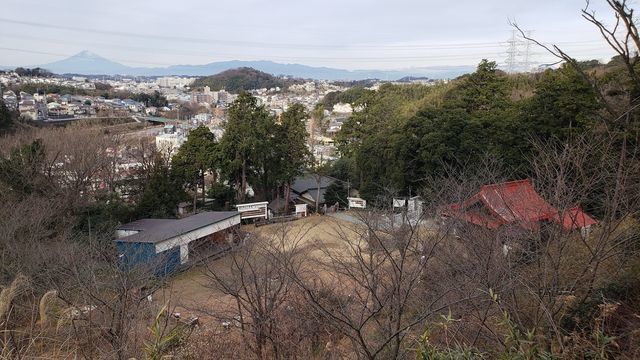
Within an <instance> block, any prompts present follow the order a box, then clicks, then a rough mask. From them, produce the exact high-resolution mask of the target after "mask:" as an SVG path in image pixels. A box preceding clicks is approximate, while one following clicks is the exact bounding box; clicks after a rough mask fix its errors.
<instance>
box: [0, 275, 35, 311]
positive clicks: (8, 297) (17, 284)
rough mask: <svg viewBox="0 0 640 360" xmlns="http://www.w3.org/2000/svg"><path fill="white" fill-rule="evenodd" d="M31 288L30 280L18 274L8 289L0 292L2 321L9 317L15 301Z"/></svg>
mask: <svg viewBox="0 0 640 360" xmlns="http://www.w3.org/2000/svg"><path fill="white" fill-rule="evenodd" d="M30 287H31V285H30V281H29V278H27V277H26V276H24V275H22V274H18V275H17V276H16V277H15V278H14V279H13V281H12V282H11V284H10V285H9V286H8V287H7V288H4V289H2V292H0V320H2V319H4V317H5V316H7V315H8V313H9V310H10V309H11V305H12V304H13V301H14V299H15V298H16V297H18V296H20V295H21V294H23V293H24V292H26V291H28V290H29V288H30Z"/></svg>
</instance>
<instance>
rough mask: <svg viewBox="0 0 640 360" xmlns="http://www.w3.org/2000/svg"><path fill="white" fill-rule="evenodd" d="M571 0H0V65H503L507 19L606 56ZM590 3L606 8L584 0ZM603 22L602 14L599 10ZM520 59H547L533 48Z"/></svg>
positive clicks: (574, 48) (584, 55) (585, 52)
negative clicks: (81, 60)
mask: <svg viewBox="0 0 640 360" xmlns="http://www.w3.org/2000/svg"><path fill="white" fill-rule="evenodd" d="M582 7H584V3H583V1H580V0H570V1H553V0H542V1H535V2H533V1H522V0H517V1H497V0H491V1H468V0H465V1H458V2H456V3H455V6H444V4H443V3H442V2H439V1H420V0H412V1H407V0H402V1H396V2H394V3H393V5H392V6H391V5H390V4H389V3H387V2H384V1H362V0H358V1H338V0H328V1H304V2H302V1H294V0H290V1H282V0H279V1H246V0H243V1H215V2H211V1H182V2H179V3H178V2H173V1H164V0H163V1H120V0H117V1H101V2H86V1H78V0H72V1H64V2H50V1H45V2H43V1H37V0H5V1H3V4H2V14H1V15H0V32H1V33H2V34H3V35H2V37H1V38H0V59H1V61H0V65H6V66H18V65H20V66H30V65H40V64H45V63H49V62H53V61H56V60H60V59H62V58H66V57H68V56H71V55H73V54H75V53H78V52H80V51H82V50H89V51H91V52H93V53H97V54H99V55H101V56H103V57H106V58H108V59H110V60H114V61H116V62H119V63H122V64H126V65H130V66H137V67H140V66H145V67H162V66H169V65H179V64H205V63H209V62H214V61H222V60H272V61H274V62H279V63H299V64H305V65H312V66H328V67H333V68H344V69H350V70H354V69H405V68H412V67H425V66H449V65H475V64H476V63H477V62H478V61H479V59H481V58H487V59H490V60H493V61H496V62H498V64H500V65H503V64H504V61H505V58H506V57H507V53H506V51H507V48H508V44H507V41H508V40H509V38H510V37H511V31H512V30H513V27H511V26H510V25H509V21H510V20H511V21H516V22H517V23H518V24H519V25H520V26H521V27H522V28H523V29H525V30H531V31H532V36H533V37H535V38H536V39H539V40H540V41H541V42H544V43H555V44H559V45H561V46H562V47H563V49H566V50H567V51H570V52H571V53H572V54H574V56H576V57H577V58H580V59H599V60H607V59H608V58H610V57H611V56H612V52H611V49H609V48H608V47H607V46H606V45H605V44H603V42H602V41H600V34H599V33H598V32H597V30H596V29H594V28H593V27H590V26H589V24H588V23H587V22H586V21H584V20H583V19H582V18H581V17H580V9H581V8H582ZM591 9H592V10H594V11H596V12H597V13H603V14H605V15H606V12H604V10H605V9H606V7H605V6H604V5H603V4H602V3H601V2H594V3H593V4H592V5H591ZM608 19H609V20H611V21H613V17H611V16H609V17H608ZM530 59H531V62H532V63H535V64H546V63H552V62H555V61H556V60H555V59H554V58H552V57H551V56H549V55H548V54H546V53H545V52H544V51H542V50H541V49H538V48H536V49H532V50H531V57H530Z"/></svg>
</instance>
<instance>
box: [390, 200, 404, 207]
mask: <svg viewBox="0 0 640 360" xmlns="http://www.w3.org/2000/svg"><path fill="white" fill-rule="evenodd" d="M405 204H406V200H405V199H393V207H394V208H399V207H404V205H405Z"/></svg>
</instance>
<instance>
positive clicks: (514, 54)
mask: <svg viewBox="0 0 640 360" xmlns="http://www.w3.org/2000/svg"><path fill="white" fill-rule="evenodd" d="M517 58H518V39H517V37H516V30H511V38H510V39H509V40H508V41H507V59H506V60H505V62H506V64H507V73H509V74H513V73H514V72H515V71H516V66H517V65H518V61H517Z"/></svg>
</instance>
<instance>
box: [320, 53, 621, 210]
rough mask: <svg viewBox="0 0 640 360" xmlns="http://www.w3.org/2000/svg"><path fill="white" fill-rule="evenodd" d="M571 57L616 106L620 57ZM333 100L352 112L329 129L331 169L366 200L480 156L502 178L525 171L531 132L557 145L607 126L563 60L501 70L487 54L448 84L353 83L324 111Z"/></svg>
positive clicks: (528, 171)
mask: <svg viewBox="0 0 640 360" xmlns="http://www.w3.org/2000/svg"><path fill="white" fill-rule="evenodd" d="M579 65H580V68H581V69H582V71H585V72H586V76H595V77H597V79H598V81H601V82H603V83H606V86H607V87H608V89H610V90H609V91H608V92H606V93H605V94H604V95H603V96H604V100H606V101H608V102H609V101H610V102H611V103H612V104H614V105H612V106H618V107H620V105H619V104H620V103H623V102H622V101H623V100H620V99H618V98H621V96H620V95H618V94H623V93H624V91H626V90H624V91H623V90H619V89H621V86H620V83H617V82H616V81H615V80H612V79H617V78H618V77H622V76H623V75H624V69H625V68H624V67H623V66H621V65H620V64H619V61H618V60H617V59H615V58H614V59H613V60H612V61H611V62H610V63H608V64H591V63H589V62H586V63H580V64H579ZM337 102H347V103H350V104H352V105H354V106H356V107H358V108H359V109H360V110H359V111H357V112H355V113H354V114H352V115H351V116H350V117H349V118H348V119H347V120H346V121H345V122H344V124H343V126H342V130H341V131H340V133H338V135H337V137H336V144H337V146H338V149H339V151H340V153H341V159H340V160H339V161H338V162H339V163H340V166H339V168H340V169H341V171H342V173H340V174H334V176H336V177H338V178H341V179H342V180H345V181H347V180H349V181H351V183H352V184H355V185H357V187H358V188H359V190H360V193H361V196H362V197H363V198H365V199H367V200H370V201H373V200H375V199H376V198H377V197H379V196H381V195H383V193H384V192H385V191H386V190H388V189H392V190H393V191H396V192H398V193H400V194H402V195H409V194H410V193H411V192H412V191H415V189H423V188H425V187H426V186H428V182H427V181H426V179H429V178H433V177H434V176H440V175H442V174H444V173H445V172H447V171H451V170H462V169H470V167H472V165H474V164H482V163H483V162H484V161H485V160H486V159H487V158H491V159H499V160H500V162H501V163H502V164H501V165H503V167H504V169H505V173H506V174H507V175H505V176H506V177H509V178H524V177H528V176H532V175H533V169H532V168H531V166H532V165H531V161H530V160H531V159H532V157H534V153H535V151H536V147H535V145H534V143H533V142H532V140H534V139H537V140H543V141H557V142H559V143H563V142H564V141H567V140H568V139H572V138H575V137H579V136H585V134H591V133H594V134H598V133H601V132H603V131H605V130H606V128H605V129H603V128H602V121H600V116H601V115H600V114H601V112H602V111H603V105H602V102H601V101H600V98H599V97H598V95H597V94H596V93H595V92H594V90H593V87H592V86H591V85H590V83H589V82H588V81H587V80H585V78H584V76H583V75H581V74H580V73H579V72H578V71H576V69H575V68H573V67H571V66H568V65H564V66H562V67H560V68H559V69H555V70H551V69H550V70H547V71H545V72H543V73H536V74H517V75H507V74H505V73H504V72H502V71H499V70H497V68H496V64H495V63H493V62H488V61H486V60H485V61H482V62H481V63H480V64H479V66H478V69H477V70H476V72H474V73H472V74H469V75H465V76H462V77H460V78H458V79H456V80H454V81H451V82H449V83H448V84H439V85H433V86H424V85H408V86H402V85H391V84H385V85H383V86H381V87H380V88H379V89H378V90H377V91H373V90H368V89H366V88H359V87H354V88H351V89H349V90H347V91H344V92H335V93H330V94H327V96H325V99H324V101H323V105H324V106H325V108H327V109H330V108H331V107H332V106H333V105H334V104H335V103H337ZM614 110H615V112H616V113H621V112H622V111H624V108H623V107H620V108H619V109H618V108H616V109H614Z"/></svg>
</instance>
